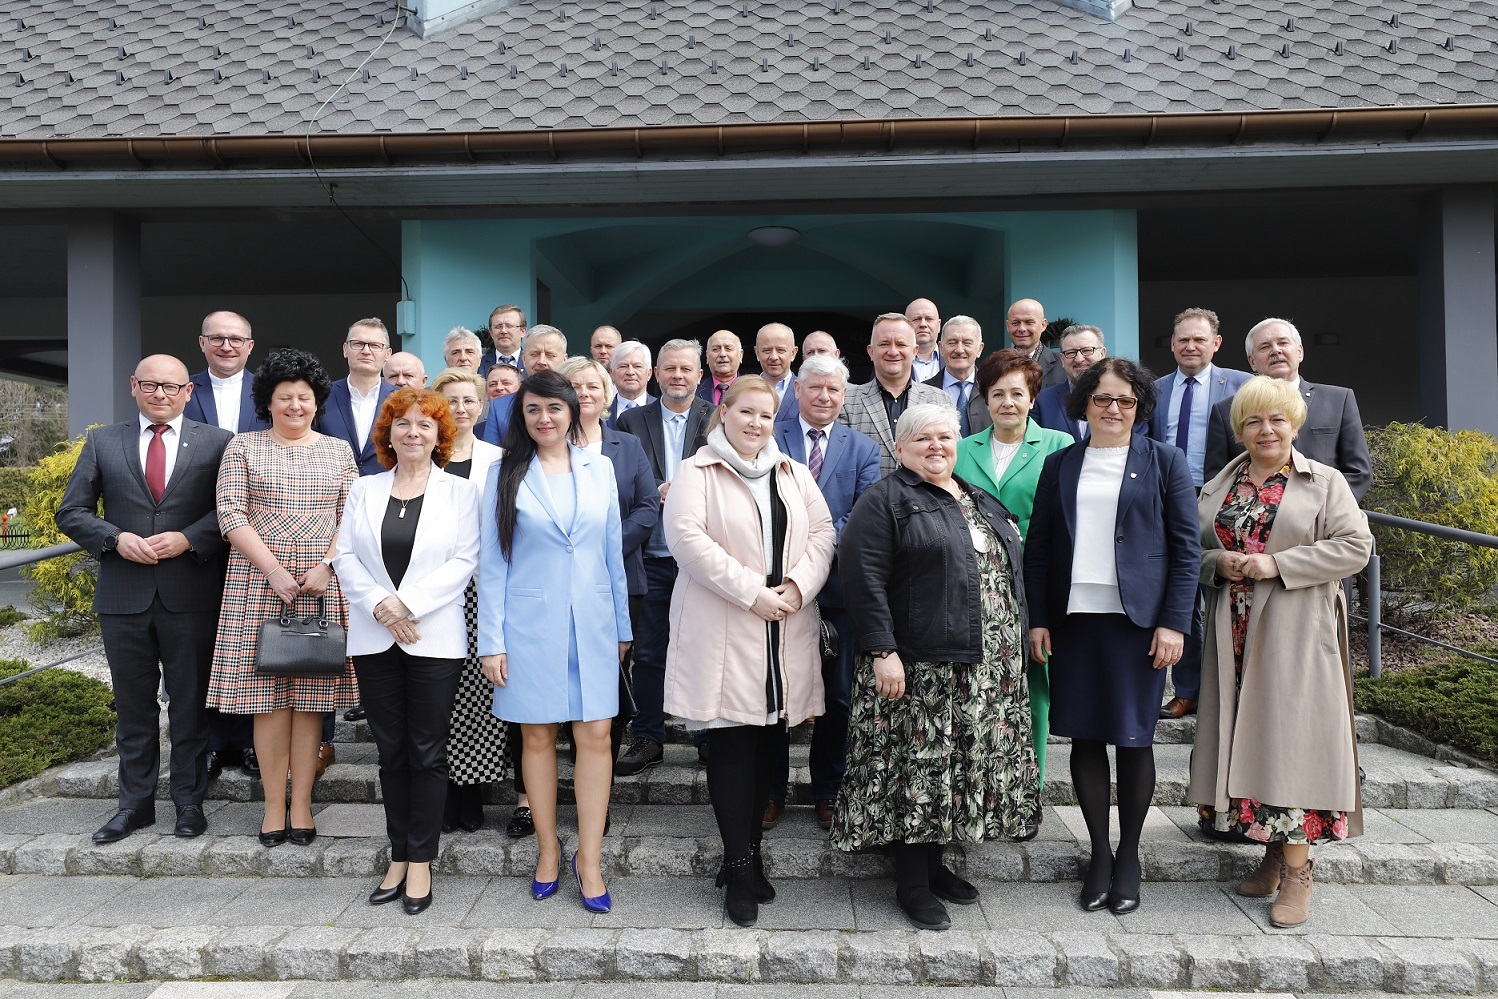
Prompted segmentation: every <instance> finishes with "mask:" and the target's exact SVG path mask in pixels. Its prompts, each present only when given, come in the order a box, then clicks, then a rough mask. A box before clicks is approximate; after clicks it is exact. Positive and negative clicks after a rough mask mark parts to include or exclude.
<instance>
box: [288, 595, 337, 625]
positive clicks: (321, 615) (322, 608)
mask: <svg viewBox="0 0 1498 999" xmlns="http://www.w3.org/2000/svg"><path fill="white" fill-rule="evenodd" d="M314 619H315V620H316V621H317V626H318V627H319V628H321V629H322V630H323V631H327V630H328V624H329V619H328V597H327V594H324V595H322V596H320V597H318V598H317V613H316V614H308V615H307V616H306V617H304V618H302V624H303V625H308V624H311V623H312V622H313V620H314ZM291 620H292V618H291V605H290V604H288V603H286V602H284V601H283V602H282V603H281V627H283V628H286V627H290V625H291Z"/></svg>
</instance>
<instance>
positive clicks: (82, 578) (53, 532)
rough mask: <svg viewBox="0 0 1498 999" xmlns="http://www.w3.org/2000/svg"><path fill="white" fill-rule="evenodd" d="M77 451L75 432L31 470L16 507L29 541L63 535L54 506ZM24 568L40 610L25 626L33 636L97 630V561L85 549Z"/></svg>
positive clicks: (47, 541)
mask: <svg viewBox="0 0 1498 999" xmlns="http://www.w3.org/2000/svg"><path fill="white" fill-rule="evenodd" d="M82 450H83V435H82V434H80V435H78V436H77V437H76V438H74V439H73V440H72V441H71V442H69V443H68V445H67V446H66V447H64V448H62V449H61V450H59V451H58V452H57V453H56V454H52V455H48V456H47V457H45V458H43V459H42V460H41V461H39V462H37V465H36V468H34V469H32V470H31V474H30V484H31V492H30V494H29V495H28V496H27V497H26V506H25V507H23V508H22V511H21V512H22V513H23V514H24V516H25V518H26V523H28V524H29V525H31V532H32V544H33V545H35V546H37V547H45V546H47V545H55V544H61V543H62V542H64V541H67V540H68V539H67V537H66V536H65V535H64V534H63V533H62V532H61V531H59V530H58V529H57V508H58V507H59V506H61V505H62V494H63V491H64V490H66V489H67V486H68V477H69V476H70V475H72V474H73V467H74V466H75V465H77V464H78V455H79V453H80V452H81V451H82ZM24 572H25V574H26V576H27V577H28V578H30V579H31V580H32V581H33V583H34V584H35V585H34V586H33V587H32V589H31V600H32V603H33V604H35V605H36V606H37V608H39V609H40V610H41V611H42V612H43V614H44V615H45V616H44V617H42V618H40V619H38V620H36V621H33V622H32V623H31V624H30V625H28V628H29V630H30V634H31V638H32V640H33V641H37V642H43V643H45V642H50V641H55V640H56V639H59V638H65V637H69V636H73V635H82V634H87V633H89V632H91V631H95V630H97V629H98V627H99V619H98V618H97V617H95V616H94V611H93V605H94V586H95V584H96V583H97V582H98V580H99V564H98V563H97V562H95V561H94V559H93V557H92V556H90V555H89V554H88V553H87V552H74V553H73V554H72V555H65V556H63V557H62V558H51V559H47V560H46V561H45V562H37V563H35V564H33V565H29V566H27V567H26V568H25V570H24Z"/></svg>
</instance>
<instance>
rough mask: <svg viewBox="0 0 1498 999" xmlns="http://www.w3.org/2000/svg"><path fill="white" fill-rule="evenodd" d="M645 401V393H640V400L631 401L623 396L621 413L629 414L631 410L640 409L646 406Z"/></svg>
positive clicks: (620, 400)
mask: <svg viewBox="0 0 1498 999" xmlns="http://www.w3.org/2000/svg"><path fill="white" fill-rule="evenodd" d="M645 399H646V395H645V393H644V392H641V393H640V397H639V398H638V399H630V398H627V397H625V396H623V395H621V396H620V397H619V412H621V413H627V412H629V411H630V410H631V409H638V408H639V407H641V406H643V405H645ZM663 408H664V407H663Z"/></svg>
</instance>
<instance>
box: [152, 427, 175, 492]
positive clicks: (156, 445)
mask: <svg viewBox="0 0 1498 999" xmlns="http://www.w3.org/2000/svg"><path fill="white" fill-rule="evenodd" d="M170 429H171V427H170V426H169V425H168V424H165V423H153V424H151V433H152V434H154V435H155V436H154V437H152V438H151V443H149V444H147V445H146V488H147V489H149V490H151V498H152V499H154V500H155V501H156V502H158V503H160V502H161V494H162V493H164V492H166V444H165V443H164V442H163V441H162V439H161V435H162V434H164V433H166V432H167V431H168V430H170Z"/></svg>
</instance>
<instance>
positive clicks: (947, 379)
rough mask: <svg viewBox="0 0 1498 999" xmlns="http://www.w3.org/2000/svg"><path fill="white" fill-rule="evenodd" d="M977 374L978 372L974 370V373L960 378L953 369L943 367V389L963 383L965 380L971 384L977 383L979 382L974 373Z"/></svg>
mask: <svg viewBox="0 0 1498 999" xmlns="http://www.w3.org/2000/svg"><path fill="white" fill-rule="evenodd" d="M975 374H977V372H973V374H972V375H968V376H967V377H966V378H958V377H957V376H956V375H954V374H952V371H951V369H949V368H943V369H942V372H941V387H942V388H943V389H949V388H952V387H954V386H957V385H961V384H962V383H963V382H966V383H967V384H969V385H976V384H977V382H976V381H975V380H974V378H973V375H975Z"/></svg>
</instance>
